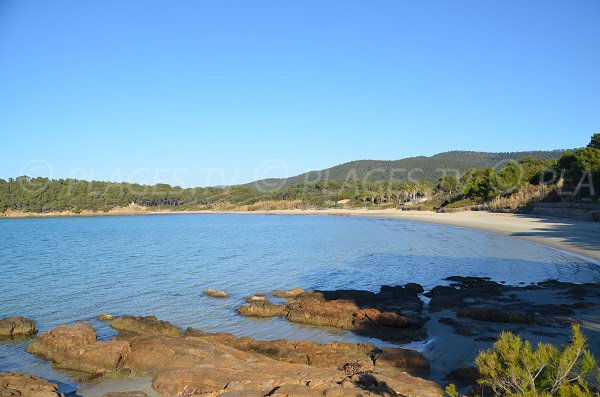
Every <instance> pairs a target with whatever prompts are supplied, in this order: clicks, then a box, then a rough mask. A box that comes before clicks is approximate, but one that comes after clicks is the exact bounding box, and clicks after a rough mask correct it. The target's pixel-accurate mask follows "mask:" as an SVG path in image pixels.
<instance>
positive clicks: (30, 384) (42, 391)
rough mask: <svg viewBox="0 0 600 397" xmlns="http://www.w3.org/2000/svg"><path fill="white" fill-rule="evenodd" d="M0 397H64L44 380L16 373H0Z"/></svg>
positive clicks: (53, 385)
mask: <svg viewBox="0 0 600 397" xmlns="http://www.w3.org/2000/svg"><path fill="white" fill-rule="evenodd" d="M0 397H64V394H62V393H59V392H58V386H57V385H56V384H54V383H50V382H48V381H47V380H46V379H42V378H38V377H37V376H33V375H25V374H19V373H16V372H0Z"/></svg>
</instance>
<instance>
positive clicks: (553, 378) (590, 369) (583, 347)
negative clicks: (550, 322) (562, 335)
mask: <svg viewBox="0 0 600 397" xmlns="http://www.w3.org/2000/svg"><path fill="white" fill-rule="evenodd" d="M572 332H573V336H572V337H571V342H570V343H569V344H567V345H565V346H561V347H555V346H553V345H551V344H547V343H541V342H540V343H539V344H538V345H537V348H536V349H534V348H533V347H532V346H531V344H530V343H529V342H528V341H523V340H522V339H521V338H520V337H518V336H516V335H513V334H512V333H511V332H501V333H500V336H499V338H498V341H497V342H496V343H495V344H494V347H493V348H492V349H490V350H487V351H484V352H481V353H479V356H478V357H477V359H476V360H475V363H476V364H477V367H478V368H479V372H480V373H481V379H480V380H479V383H480V384H481V385H483V386H488V387H489V388H490V389H491V390H492V392H493V393H494V395H496V396H531V397H537V396H559V397H567V396H568V397H580V396H581V397H588V396H589V397H592V396H596V397H599V396H600V393H599V392H598V391H596V392H593V391H592V387H591V386H590V384H589V383H588V381H589V379H588V378H589V377H590V375H591V374H592V373H595V374H596V375H597V376H598V380H600V372H599V371H598V368H597V367H596V360H595V359H594V357H593V356H592V354H591V353H590V351H589V350H588V349H587V344H586V339H585V337H584V336H583V334H582V333H581V330H580V329H579V325H573V326H572ZM446 393H448V394H450V395H451V396H457V395H458V392H457V390H456V387H454V385H449V386H448V387H446Z"/></svg>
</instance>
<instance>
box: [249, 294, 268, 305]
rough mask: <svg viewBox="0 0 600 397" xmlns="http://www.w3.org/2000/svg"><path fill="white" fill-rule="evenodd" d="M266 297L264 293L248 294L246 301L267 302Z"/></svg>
mask: <svg viewBox="0 0 600 397" xmlns="http://www.w3.org/2000/svg"><path fill="white" fill-rule="evenodd" d="M267 301H268V299H267V297H266V296H264V295H250V296H247V297H246V302H248V303H255V302H267Z"/></svg>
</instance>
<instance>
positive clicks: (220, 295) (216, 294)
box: [204, 289, 229, 299]
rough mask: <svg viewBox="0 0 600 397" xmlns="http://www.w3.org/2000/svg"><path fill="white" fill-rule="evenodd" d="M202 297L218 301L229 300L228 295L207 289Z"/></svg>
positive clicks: (218, 290) (221, 291)
mask: <svg viewBox="0 0 600 397" xmlns="http://www.w3.org/2000/svg"><path fill="white" fill-rule="evenodd" d="M204 295H206V296H210V297H211V298H219V299H225V298H229V294H228V293H227V292H225V291H223V290H220V289H207V290H205V291H204Z"/></svg>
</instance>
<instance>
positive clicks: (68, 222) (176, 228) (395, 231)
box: [0, 214, 600, 391]
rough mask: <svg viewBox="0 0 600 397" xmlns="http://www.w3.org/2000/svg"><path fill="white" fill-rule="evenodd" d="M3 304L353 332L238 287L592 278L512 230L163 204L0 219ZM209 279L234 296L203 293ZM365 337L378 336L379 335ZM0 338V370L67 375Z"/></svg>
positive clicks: (251, 329) (275, 331)
mask: <svg viewBox="0 0 600 397" xmlns="http://www.w3.org/2000/svg"><path fill="white" fill-rule="evenodd" d="M0 274H1V276H0V277H1V279H0V281H1V285H2V288H1V290H0V317H5V316H13V315H23V316H26V317H28V318H31V319H33V320H35V321H36V322H37V324H38V326H39V328H40V330H42V331H43V330H47V329H52V328H54V327H55V326H56V325H58V324H61V323H70V322H74V321H81V320H86V321H90V322H92V324H93V325H94V326H95V327H96V328H97V330H98V333H99V336H100V337H101V338H103V339H106V338H109V337H111V336H112V335H113V334H114V332H113V331H112V330H111V329H110V328H109V327H107V326H106V325H105V324H103V323H101V322H99V321H97V320H95V316H96V315H97V314H99V313H104V312H108V313H111V314H114V315H121V314H132V315H147V314H154V315H156V316H157V317H159V318H161V319H165V320H169V321H172V322H174V323H175V324H178V325H180V326H182V327H187V326H193V327H196V328H200V329H203V330H205V331H209V332H210V331H215V332H217V331H218V332H231V333H233V334H235V335H238V336H241V335H247V336H251V337H254V338H257V339H265V340H268V339H278V338H294V339H312V340H318V341H328V340H346V341H358V340H361V341H364V340H368V338H364V337H358V336H355V335H353V334H351V333H347V332H342V331H336V330H324V329H317V328H312V327H300V326H297V325H293V324H290V323H287V322H285V321H284V320H280V319H275V320H255V319H248V318H244V317H241V316H238V315H237V314H236V313H235V311H234V308H235V307H236V306H238V305H240V304H241V303H242V302H243V299H244V297H245V296H246V295H249V294H253V293H256V292H261V291H271V290H273V289H282V288H292V287H303V288H306V289H311V288H315V289H338V288H346V289H348V288H356V289H367V290H372V291H378V290H379V287H380V286H381V285H383V284H390V285H396V284H404V283H407V282H417V283H421V284H423V285H424V286H425V288H426V289H427V288H428V287H433V286H435V285H438V284H440V283H441V282H442V280H443V278H445V277H447V276H451V275H456V274H459V275H477V276H488V277H491V278H492V279H494V280H497V281H505V282H507V283H509V284H517V283H519V282H536V281H542V280H546V279H549V278H555V279H560V280H564V281H575V282H588V281H594V280H598V279H600V272H599V268H598V266H597V265H596V264H594V263H592V262H591V261H586V260H585V259H583V258H580V257H575V256H572V255H569V254H567V253H564V252H561V251H557V250H553V249H550V248H547V247H544V246H541V245H537V244H533V243H530V242H526V241H522V240H517V239H513V238H509V237H504V236H498V235H493V234H489V233H483V232H478V231H472V230H467V229H462V228H454V227H449V226H441V225H432V224H424V223H417V222H409V221H401V220H390V219H377V218H352V217H326V216H323V217H321V216H288V215H247V214H240V215H235V214H185V215H180V214H169V215H146V216H110V217H73V218H41V219H3V220H0ZM207 288H216V289H224V290H227V291H228V292H229V293H230V294H231V298H229V299H226V300H217V299H212V298H207V297H204V296H202V291H203V290H204V289H207ZM376 344H379V345H381V344H382V343H380V342H378V341H376ZM26 345H27V342H7V341H0V371H6V370H12V371H19V372H26V373H31V374H36V375H39V376H43V377H46V378H49V379H52V380H54V381H58V382H59V383H61V388H62V389H63V390H65V391H67V390H69V389H71V388H72V387H73V384H74V382H73V381H72V380H71V379H70V378H69V377H67V376H66V375H65V374H62V373H58V372H55V371H53V370H52V368H51V366H50V365H49V364H48V363H46V362H45V361H43V360H38V359H37V358H35V357H33V356H31V355H29V354H27V353H25V351H24V350H25V347H26Z"/></svg>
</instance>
